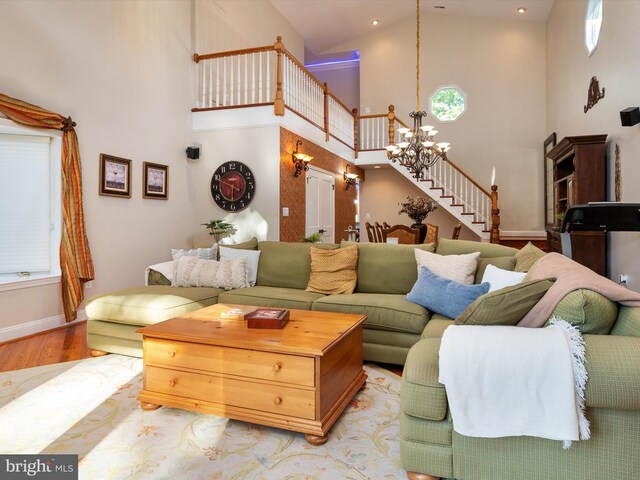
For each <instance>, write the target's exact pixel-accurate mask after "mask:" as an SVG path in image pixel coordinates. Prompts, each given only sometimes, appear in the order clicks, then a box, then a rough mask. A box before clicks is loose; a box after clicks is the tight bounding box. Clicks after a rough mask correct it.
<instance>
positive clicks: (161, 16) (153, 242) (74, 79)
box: [0, 0, 303, 329]
mask: <svg viewBox="0 0 640 480" xmlns="http://www.w3.org/2000/svg"><path fill="white" fill-rule="evenodd" d="M218 6H219V7H218ZM220 8H222V9H223V11H220V10H219V9H220ZM194 9H195V10H194ZM216 9H218V10H216ZM196 12H197V19H198V21H197V22H196V21H195V18H196V16H195V13H196ZM256 12H257V13H256ZM196 23H197V26H198V29H199V30H198V31H196V29H195V25H196ZM0 32H2V38H3V39H4V40H5V41H2V42H0V58H1V59H2V68H1V69H0V92H2V93H5V94H7V95H10V96H13V97H17V98H20V99H23V100H26V101H28V102H31V103H35V104H36V105H40V106H42V107H44V108H48V109H51V110H53V111H56V112H60V113H62V114H64V115H71V116H72V117H73V119H74V120H75V121H76V122H77V123H78V127H77V131H78V135H79V139H80V153H81V157H82V174H83V183H84V205H85V213H86V226H87V233H88V237H89V242H90V245H91V249H92V253H93V258H94V262H95V270H96V280H95V282H94V284H93V288H91V289H89V290H87V291H86V295H87V296H91V295H93V294H97V293H102V292H105V291H110V290H114V289H118V288H125V287H130V286H135V285H140V284H142V282H143V272H144V268H145V266H147V265H149V264H152V263H155V262H158V261H162V260H165V259H167V258H168V257H169V255H170V252H169V250H170V249H171V248H172V247H187V246H189V245H190V244H191V241H192V237H193V235H194V234H197V233H198V232H201V231H202V227H201V226H200V225H199V223H202V222H204V221H207V220H209V219H210V218H213V217H214V216H215V213H216V212H212V211H211V202H210V198H209V197H210V196H209V197H207V195H208V192H209V180H210V178H211V174H212V173H213V169H215V167H216V166H217V164H218V163H221V162H222V161H223V159H226V158H227V155H226V154H225V155H222V153H226V152H225V151H224V150H223V149H221V152H220V153H221V154H220V155H219V156H218V155H214V154H213V152H212V151H213V150H214V149H215V148H217V145H209V144H208V143H207V142H206V141H205V142H204V143H206V146H207V148H206V149H205V150H204V152H205V158H204V159H203V160H204V161H203V162H201V163H200V164H198V165H196V166H193V165H191V164H189V163H188V162H187V160H186V156H185V148H186V147H187V146H188V145H189V144H190V143H191V142H192V141H193V139H194V137H195V135H194V134H193V133H192V132H191V113H190V108H191V107H192V98H193V84H194V75H193V73H194V70H195V69H194V65H193V62H192V60H191V56H192V54H193V53H194V51H195V44H196V38H198V45H199V46H201V47H202V48H203V49H208V48H211V49H215V48H217V47H218V46H220V48H225V47H226V46H228V48H245V47H252V46H256V45H260V44H265V43H273V41H274V40H275V37H276V35H280V34H282V35H283V36H285V35H286V38H285V41H287V48H289V49H290V50H291V51H292V52H294V53H295V54H296V55H300V58H302V55H303V47H302V40H301V39H300V37H299V36H298V35H297V34H295V32H294V31H293V29H291V27H290V26H289V24H288V23H287V22H286V21H285V20H284V19H283V18H282V17H281V16H280V15H279V14H278V13H277V12H276V11H275V9H274V8H273V7H272V5H271V4H270V3H269V2H267V1H264V0H259V1H258V0H255V1H243V2H235V1H222V0H218V1H216V2H213V1H200V0H198V1H193V2H192V1H185V0H174V1H172V0H167V1H156V0H137V1H103V2H95V1H92V2H87V1H84V0H32V1H28V2H25V1H20V0H16V1H13V0H4V1H2V2H0ZM198 32H199V33H201V34H202V35H197V33H198ZM205 33H206V34H205ZM218 33H219V34H220V35H222V37H215V34H218ZM209 35H212V37H210V36H209ZM218 41H219V42H220V43H217V42H218ZM276 137H277V134H276ZM252 148H254V149H255V150H259V149H260V145H259V144H256V145H253V147H252ZM207 150H208V152H207ZM101 152H103V153H109V154H112V155H116V156H120V157H124V158H128V159H131V160H132V161H133V164H132V174H133V175H132V198H131V199H122V198H112V197H102V196H99V195H98V158H99V154H100V153H101ZM277 155H278V153H277V151H276V152H275V165H276V166H277V159H278V156H277ZM209 160H211V162H213V163H211V164H210V163H208V162H209ZM144 161H149V162H156V163H161V164H165V165H169V200H168V201H160V200H144V199H142V192H141V184H142V162H144ZM201 170H202V171H201ZM277 178H278V176H277V174H276V175H274V182H277ZM265 187H266V184H265ZM274 228H275V231H277V226H276V227H274ZM59 296H60V291H59V286H58V285H50V286H44V287H33V288H27V289H21V290H13V291H8V292H0V329H1V328H4V327H9V326H14V325H19V324H24V323H27V322H31V321H35V320H38V319H42V318H49V317H55V316H56V315H60V314H61V313H62V308H61V302H60V301H59Z"/></svg>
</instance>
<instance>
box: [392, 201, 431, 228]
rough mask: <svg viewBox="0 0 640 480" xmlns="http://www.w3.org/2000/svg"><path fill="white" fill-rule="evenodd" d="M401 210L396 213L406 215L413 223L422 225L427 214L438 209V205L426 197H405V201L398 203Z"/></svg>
mask: <svg viewBox="0 0 640 480" xmlns="http://www.w3.org/2000/svg"><path fill="white" fill-rule="evenodd" d="M398 205H400V206H401V207H402V208H401V209H400V211H399V212H398V213H399V214H400V213H406V214H407V215H408V216H409V218H410V219H411V220H413V221H414V222H415V223H422V221H423V220H424V219H425V218H427V215H429V213H431V212H433V211H434V210H435V209H436V208H438V204H437V203H436V202H435V201H434V200H432V199H430V198H428V197H412V196H411V195H408V196H407V201H406V202H402V203H398Z"/></svg>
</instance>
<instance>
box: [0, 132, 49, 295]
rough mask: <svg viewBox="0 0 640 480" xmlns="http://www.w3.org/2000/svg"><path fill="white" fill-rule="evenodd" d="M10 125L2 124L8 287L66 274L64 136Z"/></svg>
mask: <svg viewBox="0 0 640 480" xmlns="http://www.w3.org/2000/svg"><path fill="white" fill-rule="evenodd" d="M9 124H11V122H6V123H5V122H4V121H3V122H2V123H0V286H2V287H6V286H7V285H6V284H9V283H13V282H18V283H19V284H20V286H24V285H26V284H29V283H30V282H29V280H34V279H42V278H49V277H57V276H59V275H60V266H59V253H58V250H59V246H60V231H61V196H60V144H61V141H60V137H58V136H54V137H51V136H46V135H42V134H41V133H35V131H33V130H31V129H26V128H19V127H16V126H10V125H9ZM3 289H4V288H3Z"/></svg>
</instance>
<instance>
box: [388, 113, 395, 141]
mask: <svg viewBox="0 0 640 480" xmlns="http://www.w3.org/2000/svg"><path fill="white" fill-rule="evenodd" d="M395 108H396V107H394V106H393V105H389V113H387V118H388V119H389V145H393V144H395V143H396V142H394V140H395V132H394V123H395V119H396V114H395V112H394V110H395Z"/></svg>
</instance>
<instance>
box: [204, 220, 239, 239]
mask: <svg viewBox="0 0 640 480" xmlns="http://www.w3.org/2000/svg"><path fill="white" fill-rule="evenodd" d="M202 225H203V226H204V227H207V228H208V229H209V235H212V236H213V238H214V240H215V242H216V243H220V239H222V238H224V237H226V236H227V235H229V234H230V233H233V232H234V229H233V224H231V223H227V222H225V221H224V220H211V221H210V222H209V223H203V224H202Z"/></svg>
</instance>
